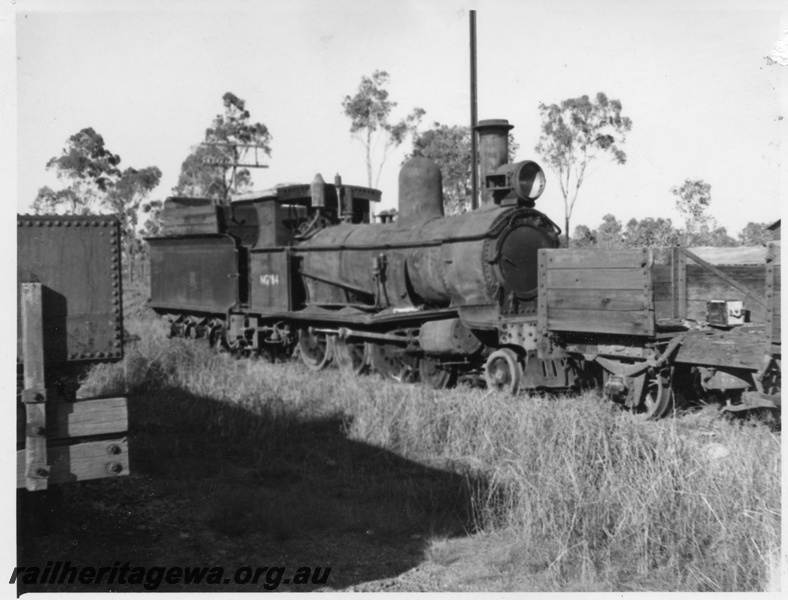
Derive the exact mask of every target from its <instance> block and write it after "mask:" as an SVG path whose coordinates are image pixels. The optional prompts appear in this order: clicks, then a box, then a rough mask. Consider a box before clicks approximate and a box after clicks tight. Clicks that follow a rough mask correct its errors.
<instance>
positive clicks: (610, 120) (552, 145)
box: [536, 92, 632, 240]
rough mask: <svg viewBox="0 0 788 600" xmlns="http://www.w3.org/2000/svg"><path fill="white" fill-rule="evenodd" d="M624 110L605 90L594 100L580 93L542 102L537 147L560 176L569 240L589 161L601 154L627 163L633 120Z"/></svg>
mask: <svg viewBox="0 0 788 600" xmlns="http://www.w3.org/2000/svg"><path fill="white" fill-rule="evenodd" d="M621 111H622V106H621V102H620V101H619V100H612V99H609V98H608V97H607V96H606V95H605V94H604V93H602V92H599V93H598V94H597V95H596V98H595V99H594V100H593V101H592V100H591V99H589V97H588V96H580V97H579V98H569V99H567V100H564V101H563V102H561V103H560V104H549V105H548V104H544V103H541V104H539V112H540V114H541V117H542V127H541V136H540V138H539V143H538V145H537V146H536V151H537V152H538V153H539V155H540V156H541V157H542V158H543V159H544V160H545V162H546V164H547V165H548V166H549V167H550V168H551V169H552V170H553V172H554V173H555V174H556V176H557V178H558V183H559V185H560V188H561V194H562V196H563V198H564V215H565V226H566V227H565V231H566V236H567V240H568V239H569V222H570V219H571V217H572V211H573V210H574V207H575V203H576V202H577V196H578V192H579V191H580V187H581V186H582V185H583V182H584V181H585V178H586V177H587V176H588V167H589V165H590V164H591V163H592V162H593V161H594V160H595V159H596V158H598V157H599V156H602V155H608V156H610V157H611V158H612V159H613V160H614V161H615V162H616V163H618V164H620V165H623V164H625V163H626V160H627V155H626V153H625V152H624V151H623V150H622V149H621V146H622V145H623V143H624V141H625V139H626V134H627V133H628V132H629V131H630V130H631V129H632V121H631V119H629V118H628V117H625V116H622V114H621Z"/></svg>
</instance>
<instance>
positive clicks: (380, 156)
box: [342, 70, 425, 187]
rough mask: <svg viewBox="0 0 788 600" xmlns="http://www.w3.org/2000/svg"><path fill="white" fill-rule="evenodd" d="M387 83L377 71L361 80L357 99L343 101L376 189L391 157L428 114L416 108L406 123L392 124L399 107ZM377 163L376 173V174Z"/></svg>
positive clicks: (351, 131)
mask: <svg viewBox="0 0 788 600" xmlns="http://www.w3.org/2000/svg"><path fill="white" fill-rule="evenodd" d="M388 83H389V74H388V73H387V72H386V71H379V70H378V71H375V72H374V73H372V76H371V77H366V76H363V77H362V78H361V83H360V84H359V86H358V90H357V91H356V93H355V95H353V96H345V98H344V100H342V108H343V110H344V113H345V116H347V117H348V118H349V119H350V133H351V134H353V136H354V137H355V138H356V139H358V140H359V141H360V142H361V144H362V146H363V147H364V158H365V162H366V167H367V185H369V187H373V182H374V186H377V184H378V181H379V179H380V173H381V171H382V170H383V165H384V163H385V162H386V159H387V158H388V156H389V154H390V153H391V151H392V150H393V149H395V148H397V147H398V146H400V145H401V144H402V142H404V141H405V138H406V137H407V136H408V134H412V133H414V132H415V131H416V129H417V128H418V126H419V123H420V122H421V118H422V117H423V116H424V114H425V111H424V110H423V109H421V108H414V109H413V110H412V111H411V112H410V114H408V115H407V116H406V117H405V118H404V119H402V120H400V121H397V122H391V120H390V118H391V112H392V110H393V109H394V108H395V107H396V106H397V103H396V102H393V101H391V100H389V92H388V90H386V88H385V86H386V85H387V84H388ZM376 155H377V159H376ZM376 162H377V171H375V170H374V165H375V163H376ZM373 172H374V178H373Z"/></svg>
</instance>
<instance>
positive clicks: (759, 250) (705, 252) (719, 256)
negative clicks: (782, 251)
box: [687, 246, 767, 265]
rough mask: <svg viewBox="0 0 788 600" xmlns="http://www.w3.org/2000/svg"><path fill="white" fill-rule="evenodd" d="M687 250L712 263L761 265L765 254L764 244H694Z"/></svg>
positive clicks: (764, 259) (764, 260)
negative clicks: (733, 245) (732, 245)
mask: <svg viewBox="0 0 788 600" xmlns="http://www.w3.org/2000/svg"><path fill="white" fill-rule="evenodd" d="M687 250H689V251H690V252H692V253H693V254H696V255H697V256H698V257H700V258H702V259H703V260H705V261H706V262H710V263H711V264H713V265H762V264H763V263H764V262H766V254H767V248H766V246H736V247H732V248H727V247H721V246H696V247H694V248H692V247H691V248H687ZM690 260H691V259H690Z"/></svg>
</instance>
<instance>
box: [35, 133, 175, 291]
mask: <svg viewBox="0 0 788 600" xmlns="http://www.w3.org/2000/svg"><path fill="white" fill-rule="evenodd" d="M120 162H121V160H120V156H118V155H117V154H113V153H112V152H110V151H109V150H108V149H107V147H106V146H105V144H104V138H103V137H102V136H101V135H99V134H98V133H97V132H96V131H95V130H94V129H93V128H90V127H88V128H85V129H82V130H81V131H79V132H78V133H76V134H74V135H72V136H71V137H70V138H69V139H68V140H67V142H66V146H65V148H64V149H63V151H62V152H61V154H60V155H59V156H55V157H53V158H51V159H50V160H49V161H48V162H47V169H53V170H55V172H56V173H57V177H58V179H59V180H60V181H61V182H62V183H63V184H64V185H65V187H64V188H62V189H60V190H53V189H52V188H50V187H48V186H44V187H42V188H40V189H39V190H38V194H37V196H36V199H35V201H34V202H33V210H34V211H35V212H36V214H64V213H65V214H72V215H89V214H94V213H96V212H97V211H99V210H100V211H102V212H104V213H107V212H109V213H112V214H114V215H115V216H116V217H117V218H118V220H119V221H120V226H121V236H122V240H121V243H122V249H123V253H124V256H125V261H124V262H125V264H126V267H127V269H128V273H129V279H131V276H132V272H133V266H134V264H135V259H136V257H137V256H138V255H139V253H140V251H141V250H142V248H143V241H142V239H141V237H140V234H139V232H138V231H137V225H138V220H139V217H138V215H139V211H140V209H141V207H142V203H143V201H144V200H145V199H146V198H147V197H148V195H149V194H150V192H151V191H152V190H153V189H154V188H155V187H156V186H157V185H159V181H160V180H161V171H160V170H159V169H158V167H146V168H144V169H139V170H138V169H135V168H132V167H129V168H127V169H125V170H124V171H121V170H120V168H119V165H120Z"/></svg>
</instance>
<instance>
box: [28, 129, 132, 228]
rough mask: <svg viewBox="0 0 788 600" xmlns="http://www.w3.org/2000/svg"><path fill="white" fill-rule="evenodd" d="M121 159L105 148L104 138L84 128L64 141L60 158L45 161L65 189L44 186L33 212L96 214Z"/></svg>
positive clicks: (118, 173) (115, 176)
mask: <svg viewBox="0 0 788 600" xmlns="http://www.w3.org/2000/svg"><path fill="white" fill-rule="evenodd" d="M119 164H120V157H119V156H118V155H117V154H113V153H112V152H110V151H109V150H108V149H107V148H106V146H105V145H104V138H103V137H102V136H101V135H99V134H98V133H97V132H96V131H95V130H94V129H93V128H92V127H86V128H84V129H82V130H80V131H79V132H77V133H75V134H74V135H72V136H71V137H70V138H68V140H67V141H66V145H65V147H64V148H63V150H62V152H61V153H60V155H59V156H53V157H52V158H50V159H49V161H47V164H46V168H47V170H49V171H54V172H55V174H56V175H57V178H58V180H59V181H60V182H61V183H63V184H64V186H65V187H63V189H61V190H57V191H55V190H53V189H52V188H50V187H48V186H44V187H42V188H40V189H39V190H38V194H37V195H36V198H35V200H34V201H33V211H34V212H35V213H36V214H42V213H65V214H72V215H87V214H91V213H93V212H95V211H96V209H97V208H98V206H99V204H100V203H101V200H102V199H103V198H104V197H105V195H106V193H107V191H108V190H109V189H110V188H111V187H112V186H113V185H114V183H115V180H116V179H117V178H118V177H119V176H120V170H119V169H118V165H119Z"/></svg>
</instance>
